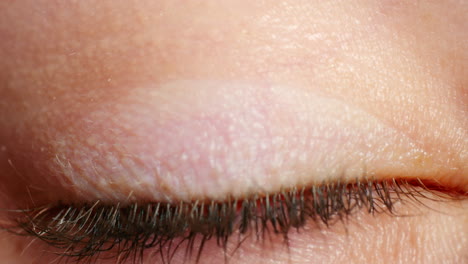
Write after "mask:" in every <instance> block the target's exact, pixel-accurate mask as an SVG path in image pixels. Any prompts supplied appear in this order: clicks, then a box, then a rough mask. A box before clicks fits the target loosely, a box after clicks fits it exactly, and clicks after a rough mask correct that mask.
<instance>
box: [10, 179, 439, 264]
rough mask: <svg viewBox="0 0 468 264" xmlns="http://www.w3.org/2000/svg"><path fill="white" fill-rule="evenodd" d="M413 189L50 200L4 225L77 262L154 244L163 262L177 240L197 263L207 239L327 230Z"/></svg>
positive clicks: (133, 254)
mask: <svg viewBox="0 0 468 264" xmlns="http://www.w3.org/2000/svg"><path fill="white" fill-rule="evenodd" d="M417 186H419V187H417ZM420 187H424V188H426V189H427V187H426V186H425V185H424V184H423V183H422V181H420V180H415V181H413V182H408V181H403V180H395V179H392V180H387V181H375V180H365V181H359V180H356V181H354V182H353V183H342V182H335V183H324V184H321V185H318V186H313V187H310V188H299V189H298V188H293V189H290V190H287V191H282V192H280V193H276V194H273V195H264V196H259V195H257V196H253V197H250V198H247V199H243V200H227V201H223V202H217V201H203V202H202V201H195V202H191V203H184V202H181V203H178V204H168V203H145V204H137V203H134V204H131V205H126V206H120V205H119V204H117V205H106V204H102V203H100V202H96V203H94V204H80V205H54V206H46V207H41V208H37V209H33V210H24V211H22V213H23V215H22V217H19V218H17V219H15V223H16V224H15V227H16V228H8V230H9V231H12V232H15V233H16V234H20V235H26V236H32V237H36V238H38V239H40V240H42V241H44V242H46V243H47V244H49V245H51V246H53V247H55V248H57V249H61V250H63V252H61V253H59V254H60V255H61V256H64V257H67V256H68V257H72V258H74V259H75V260H77V261H84V262H93V261H95V260H96V259H97V258H98V257H99V255H100V254H101V253H102V252H114V253H113V254H114V255H113V257H115V259H116V260H117V259H118V260H119V262H124V261H125V260H128V259H133V261H134V262H135V263H136V262H138V260H142V258H143V251H144V250H145V249H148V248H154V249H156V250H157V251H158V253H159V254H160V256H161V258H162V260H163V261H165V262H170V259H171V257H172V256H173V255H174V254H175V251H176V250H178V249H180V248H181V247H180V245H181V244H182V243H186V245H187V246H186V256H188V257H191V256H192V252H193V250H194V247H195V240H196V239H197V238H199V239H200V240H198V241H201V242H199V243H198V244H199V245H198V249H197V252H196V261H197V262H198V260H199V259H200V256H201V253H202V250H203V247H204V244H205V242H206V241H208V240H210V239H215V240H216V241H217V244H218V245H219V246H220V247H221V248H223V249H224V250H225V249H226V246H227V243H228V240H229V238H230V237H231V236H232V235H233V233H235V232H237V233H239V235H240V236H247V235H249V234H252V233H253V234H255V235H256V236H257V238H258V239H262V237H263V236H264V235H265V234H266V233H267V232H270V231H271V232H273V233H276V234H280V235H282V236H283V237H284V239H285V242H287V235H288V232H289V231H290V229H292V228H297V229H299V228H301V227H302V226H304V224H305V223H306V222H307V221H312V222H314V223H315V224H316V226H317V227H323V226H325V227H328V226H330V225H332V224H334V223H335V222H336V221H340V220H341V221H343V220H344V219H347V218H348V217H349V216H350V215H352V214H353V213H354V212H357V211H358V210H361V209H365V210H367V211H368V212H369V213H371V214H373V213H381V212H387V213H389V214H395V211H394V209H395V208H394V205H395V203H397V202H401V201H413V202H417V203H421V204H422V202H421V199H422V198H424V199H430V198H429V197H428V196H427V195H425V194H423V193H422V191H421V188H420ZM431 189H433V190H434V189H440V188H439V187H437V188H431ZM437 192H440V190H437ZM441 197H442V196H441ZM444 197H445V196H444ZM174 239H180V242H178V243H179V244H178V245H177V246H175V247H171V246H169V247H165V246H166V245H168V244H171V243H173V242H172V241H173V240H174ZM165 248H168V249H167V250H164V249H165ZM171 248H172V250H171Z"/></svg>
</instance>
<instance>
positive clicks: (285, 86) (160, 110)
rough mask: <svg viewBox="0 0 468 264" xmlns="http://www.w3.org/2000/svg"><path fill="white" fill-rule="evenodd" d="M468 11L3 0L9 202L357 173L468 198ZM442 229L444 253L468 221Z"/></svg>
mask: <svg viewBox="0 0 468 264" xmlns="http://www.w3.org/2000/svg"><path fill="white" fill-rule="evenodd" d="M467 14H468V4H467V3H466V1H463V0H459V1H456V0H450V1H436V0H434V1H398V0H383V1H378V0H375V1H374V0H368V1H364V0H363V1H346V0H343V1H310V0H298V1H295V0H290V1H276V0H264V1H248V0H240V1H235V0H232V1H215V0H206V1H195V0H189V1H181V0H167V1H166V0H162V1H150V0H148V1H146V0H144V1H126V0H121V1H113V0H107V1H92V0H83V1H58V0H48V1H46V0H29V1H27V0H17V1H1V2H0V39H1V41H0V58H1V60H0V172H1V173H0V180H1V185H2V194H5V195H4V196H5V198H4V199H3V198H2V199H3V201H1V203H0V204H2V205H3V204H11V201H12V200H13V201H15V203H18V204H28V203H30V200H31V198H30V197H33V200H34V201H50V200H54V199H55V200H56V199H58V198H60V199H64V200H65V199H66V197H72V196H73V198H70V199H74V198H80V199H87V198H89V199H97V198H100V199H108V200H112V199H117V200H119V199H123V198H125V197H128V196H129V195H130V194H132V195H134V196H135V197H137V198H143V199H167V200H171V199H174V198H182V199H190V197H191V196H193V197H197V196H201V195H207V196H206V197H209V193H216V191H219V192H218V193H217V194H213V197H217V198H219V195H221V194H223V193H225V192H232V193H233V194H236V195H245V193H243V192H249V191H255V188H256V187H257V188H258V186H259V184H258V183H257V182H261V184H260V185H262V184H264V185H265V186H266V187H265V191H275V190H277V189H278V188H279V187H282V186H291V185H294V184H297V183H300V184H308V183H310V182H311V181H314V180H315V181H319V180H323V179H324V178H323V177H338V176H342V175H341V173H342V172H343V171H348V173H349V174H350V175H351V176H353V175H354V176H356V174H357V173H359V172H360V173H364V172H366V173H369V174H370V175H374V176H379V177H386V176H390V177H414V176H418V177H426V178H429V179H435V180H437V181H440V182H442V183H443V184H446V185H450V186H452V187H457V188H460V189H463V190H466V188H467V187H466V186H468V184H467V183H468V178H467V176H466V175H468V167H467V164H468V151H467V149H468V135H467V134H468V132H467V131H468V119H467V115H468V113H467V112H468V91H467V87H468V72H467V67H466V62H467V60H468V49H467V46H468V43H467V42H468V36H467V34H468V26H467V22H466V21H467ZM194 120H195V121H196V122H195V121H194ZM230 127H232V129H233V130H232V131H234V132H232V131H231V130H229V128H230ZM175 128H179V130H182V131H186V133H185V132H180V133H179V132H175V131H176V129H175ZM182 128H183V129H182ZM204 134H207V135H209V137H208V138H213V137H216V138H220V141H219V142H218V141H216V142H215V143H213V144H211V143H212V142H211V141H208V140H207V139H204V138H203V135H204ZM148 135H153V137H149V136H148ZM154 135H156V136H154ZM304 138H305V139H307V140H309V141H307V142H306V143H307V144H303V143H301V139H304ZM279 139H282V140H283V141H281V140H279ZM197 140H199V141H200V142H199V143H196V144H195V143H194V142H198V141H197ZM263 141H265V142H266V143H265V144H266V147H265V148H264V149H262V146H263V145H262V144H261V143H262V142H263ZM275 142H279V143H278V144H277V143H275ZM342 142H351V143H349V145H346V144H341V143H342ZM212 145H213V146H214V147H213V149H211V146H212ZM237 145H239V146H240V147H239V148H238V149H235V146H237ZM220 146H221V147H220ZM223 146H224V147H223ZM310 146H313V148H312V150H311V148H310ZM156 149H160V150H161V151H162V152H163V153H162V154H160V153H159V154H158V153H156ZM188 150H194V151H193V152H187V151H188ZM306 150H307V151H306ZM213 153H214V154H213ZM300 153H307V155H306V157H305V158H304V159H303V160H302V158H301V155H300ZM211 154H213V158H212V156H210V155H211ZM273 154H275V155H276V154H278V155H277V156H275V155H273ZM168 157H169V158H168ZM173 157H177V159H175V158H173ZM247 157H249V158H247ZM154 160H157V161H158V162H159V163H158V164H155V163H153V161H154ZM182 160H185V161H187V163H184V164H188V165H186V166H185V167H184V166H182V165H181V161H182ZM271 164H275V165H274V166H273V165H271ZM278 164H282V165H278ZM340 166H341V167H340ZM239 168H241V169H242V170H241V169H239ZM249 171H250V172H251V173H252V174H255V175H256V174H258V173H253V172H262V173H263V172H268V173H269V174H268V175H271V178H259V179H256V178H254V176H252V177H250V175H249V174H248V172H249ZM207 172H208V173H207ZM241 172H242V173H241ZM240 174H243V175H247V176H246V177H244V178H242V177H240V176H239V177H238V175H240ZM115 175H120V176H121V177H120V178H119V177H114V176H115ZM140 175H144V176H146V177H141V178H138V177H140ZM148 175H149V176H154V177H155V178H156V179H157V180H158V185H157V186H156V185H154V183H153V182H151V181H150V180H148V178H151V177H149V176H148ZM181 175H191V176H193V177H189V179H187V178H183V177H182V176H181ZM200 175H209V177H207V178H201V177H200V178H197V177H199V176H200ZM223 175H224V176H226V177H227V176H229V175H231V178H229V177H227V178H226V179H229V180H226V179H223ZM265 175H266V174H265ZM281 175H283V177H281ZM284 175H287V176H284ZM308 175H313V177H309V176H308ZM320 177H322V178H320ZM129 179H130V180H129ZM194 179H195V180H194ZM200 179H201V180H200ZM196 180H198V181H196ZM18 181H21V183H22V184H18ZM194 182H195V183H196V184H193V183H194ZM270 183H271V184H270ZM25 185H29V187H30V189H29V192H30V194H27V192H25V190H24V186H25ZM194 185H195V187H194ZM233 186H241V187H240V188H239V189H238V190H233V188H234V187H233ZM247 186H250V187H247ZM262 186H263V185H262ZM197 188H198V189H197ZM249 188H250V189H249ZM246 189H248V190H246ZM134 190H136V193H132V191H134ZM154 190H157V191H158V192H159V193H160V195H159V196H158V195H154V196H150V195H148V193H150V192H151V193H153V192H154ZM465 207H466V203H465ZM461 208H462V209H463V207H461ZM457 212H458V211H457ZM460 212H462V213H463V211H460ZM465 215H466V213H465ZM439 218H440V219H439ZM442 218H444V217H441V216H431V217H430V218H428V219H437V221H439V222H440V223H444V222H443V221H446V223H449V225H450V227H451V228H452V227H453V230H452V229H451V230H450V232H449V231H447V232H445V233H444V230H445V229H444V227H441V226H438V229H436V230H438V231H437V234H440V237H442V236H443V235H446V237H444V238H447V237H449V236H450V234H457V236H455V235H454V236H452V237H451V238H447V240H446V241H448V242H447V244H445V245H444V247H440V248H444V249H445V248H446V247H450V246H451V245H453V244H451V243H456V242H459V241H460V234H463V232H462V231H463V229H461V230H459V229H457V228H458V227H460V228H465V226H464V225H462V224H460V223H463V221H465V220H466V217H465V218H463V217H461V218H451V219H450V220H447V219H445V218H444V219H442ZM419 220H421V219H420V218H415V220H413V222H412V223H411V224H407V223H406V222H404V221H402V222H398V223H395V225H404V226H405V228H407V229H405V230H414V229H413V228H412V227H413V226H415V225H417V224H418V221H419ZM400 221H401V220H400ZM452 222H454V223H455V224H450V223H452ZM465 222H466V221H465ZM424 223H425V224H427V223H428V222H427V223H426V222H424ZM421 226H423V227H421V229H430V224H427V225H421ZM376 229H378V228H376ZM379 231H380V230H377V231H375V232H376V233H378V234H380V235H381V236H383V235H382V234H385V232H380V233H379ZM408 232H410V231H408ZM301 239H303V237H302V238H298V240H301ZM385 239H386V238H385V237H382V241H386V240H385ZM407 239H408V241H409V242H408V243H412V242H414V241H413V240H414V239H415V238H411V237H410V236H409V237H408V238H407ZM357 240H358V241H361V240H359V239H357ZM429 240H430V241H431V242H430V243H431V246H433V248H437V246H438V244H437V242H438V237H437V238H436V236H435V235H434V237H432V238H431V239H429ZM441 240H443V239H441ZM444 241H445V240H444ZM387 242H388V243H392V242H394V243H397V241H393V240H391V241H387ZM418 243H419V244H418ZM421 243H422V242H421V241H418V242H417V243H416V242H414V243H413V247H410V248H409V249H408V250H410V249H411V250H412V249H414V250H417V249H418V248H419V247H423V246H422V245H421ZM356 244H358V243H356ZM298 245H299V247H298V248H300V247H304V251H302V252H303V253H304V258H305V257H306V255H307V254H308V253H309V251H308V250H310V252H315V251H314V250H313V249H311V248H307V249H306V246H307V244H306V243H304V241H302V242H300V241H299V242H298ZM440 248H439V249H440ZM450 248H451V249H453V250H454V252H455V251H456V250H455V249H454V247H450ZM457 248H458V251H456V252H461V249H460V248H461V247H460V246H458V247H457ZM353 249H354V248H351V249H348V250H353ZM373 249H374V248H373V247H369V248H368V249H367V250H369V251H371V250H373ZM16 251H17V249H12V252H14V254H16V253H17V252H16ZM326 252H328V251H326ZM355 252H360V251H359V250H358V249H356V251H355ZM375 252H378V249H375ZM402 252H403V253H402V254H401V255H402V256H403V255H405V254H404V253H405V251H404V250H403V249H402ZM434 252H436V250H434ZM410 253H411V252H410ZM437 253H439V252H437ZM437 253H434V254H437ZM440 254H443V252H440ZM356 255H357V254H356ZM328 257H329V258H330V259H329V260H330V261H332V260H333V259H332V257H331V256H330V255H329V256H328ZM426 257H427V256H426ZM299 258H300V257H299ZM357 258H358V256H356V259H357ZM395 258H398V257H395ZM272 259H273V258H272ZM336 259H338V257H337V258H336ZM429 259H430V258H429ZM424 260H426V259H421V261H422V262H421V263H424ZM456 261H457V260H454V263H456ZM272 263H273V260H272ZM299 263H300V262H299Z"/></svg>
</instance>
